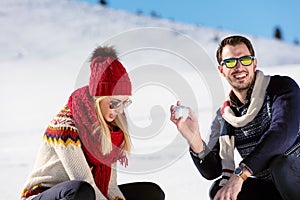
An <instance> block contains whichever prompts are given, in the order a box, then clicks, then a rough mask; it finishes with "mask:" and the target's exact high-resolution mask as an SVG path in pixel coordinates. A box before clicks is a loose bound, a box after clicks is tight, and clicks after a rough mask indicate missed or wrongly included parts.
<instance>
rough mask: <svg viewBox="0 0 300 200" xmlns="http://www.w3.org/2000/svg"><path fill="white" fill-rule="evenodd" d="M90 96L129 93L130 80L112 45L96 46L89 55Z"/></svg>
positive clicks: (130, 87) (130, 88)
mask: <svg viewBox="0 0 300 200" xmlns="http://www.w3.org/2000/svg"><path fill="white" fill-rule="evenodd" d="M90 69H91V75H90V82H89V91H90V95H91V96H112V95H131V90H132V86H131V82H130V79H129V76H128V74H127V72H126V69H125V68H124V67H123V65H122V64H121V62H119V60H118V58H117V53H116V51H115V49H114V48H113V47H98V48H96V49H95V50H94V52H93V54H92V57H91V64H90Z"/></svg>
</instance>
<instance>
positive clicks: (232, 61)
mask: <svg viewBox="0 0 300 200" xmlns="http://www.w3.org/2000/svg"><path fill="white" fill-rule="evenodd" d="M236 62H237V60H236V59H227V60H224V63H225V65H226V67H228V68H233V67H235V66H236Z"/></svg>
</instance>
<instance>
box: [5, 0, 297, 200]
mask: <svg viewBox="0 0 300 200" xmlns="http://www.w3.org/2000/svg"><path fill="white" fill-rule="evenodd" d="M0 27H1V37H0V44H1V45H0V69H1V73H0V93H1V99H0V110H1V112H0V125H1V130H0V136H1V140H0V171H1V172H0V178H1V180H2V181H3V184H2V187H1V189H0V193H1V199H5V200H6V199H18V198H19V196H20V192H21V189H22V185H23V183H24V181H25V179H26V176H27V175H28V174H29V172H30V171H31V169H32V167H33V162H34V160H35V155H36V153H37V149H38V146H39V142H40V141H41V137H42V134H43V131H44V129H45V127H46V125H47V123H48V122H49V120H51V118H52V117H53V116H54V115H55V114H56V113H57V112H58V111H59V110H60V109H61V108H62V106H63V105H64V104H65V103H66V102H67V99H68V97H69V95H70V94H71V92H72V91H73V90H74V89H75V88H77V87H79V86H81V85H83V84H86V83H87V78H88V75H89V72H88V68H89V66H88V63H87V59H88V58H89V55H90V53H91V52H92V51H93V49H94V48H95V47H96V46H97V45H100V44H107V45H114V46H115V47H116V48H117V50H118V51H119V53H120V57H121V61H122V63H124V65H125V66H126V68H127V69H128V72H129V75H130V77H131V78H132V82H133V86H134V88H133V89H134V93H133V97H132V99H133V101H134V103H133V105H131V106H130V107H129V108H128V118H129V121H130V127H131V133H132V138H133V145H134V150H133V153H132V155H131V157H130V160H129V165H130V166H129V167H128V168H123V167H121V166H119V170H120V173H119V175H118V178H119V182H120V184H121V183H126V182H135V181H153V182H156V183H158V184H159V185H160V186H161V187H162V188H163V189H164V191H165V193H166V199H192V198H197V199H203V200H204V199H208V189H209V186H210V182H209V181H207V180H205V179H203V178H202V177H201V176H200V175H199V173H198V172H197V170H196V168H195V167H194V165H193V163H192V160H191V159H190V157H189V154H188V147H187V145H186V143H185V141H184V140H183V139H182V137H181V136H180V134H179V133H178V132H177V131H176V129H175V127H174V126H173V124H171V122H170V121H169V112H168V110H169V106H170V105H171V104H173V103H175V102H176V100H177V99H180V100H182V101H183V103H184V104H186V105H189V106H192V107H193V109H194V111H195V112H196V114H197V116H198V118H199V123H200V125H201V132H202V135H203V137H204V138H206V137H207V132H208V130H209V125H210V120H211V118H212V115H213V113H214V110H215V108H216V106H218V105H219V104H220V103H221V102H222V98H223V97H224V95H225V93H226V92H227V91H228V85H227V84H226V83H225V82H224V80H223V79H221V78H220V76H219V75H218V74H217V71H216V62H215V58H214V55H215V50H216V48H217V45H218V42H219V40H220V39H221V38H223V37H225V36H227V35H230V34H238V33H232V32H229V31H224V30H216V29H211V28H208V27H201V26H193V25H187V24H182V23H176V22H171V21H168V20H162V19H155V18H150V17H143V16H135V15H132V14H128V13H126V12H123V11H117V10H112V9H107V8H102V7H100V6H96V5H88V4H84V3H77V2H73V1H66V0H61V1H54V0H40V1H34V0H2V1H1V2H0ZM248 37H249V38H250V39H251V40H252V41H253V44H254V47H255V50H256V53H257V58H258V62H259V68H260V69H261V70H263V71H264V72H265V74H283V75H288V76H291V77H292V78H294V79H295V80H296V81H297V82H298V83H300V73H299V72H300V57H299V55H300V47H299V46H295V45H291V44H286V43H283V42H280V41H275V40H270V39H264V38H259V37H256V36H251V35H248Z"/></svg>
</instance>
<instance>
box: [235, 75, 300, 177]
mask: <svg viewBox="0 0 300 200" xmlns="http://www.w3.org/2000/svg"><path fill="white" fill-rule="evenodd" d="M267 94H268V95H270V97H271V101H272V109H271V112H272V121H271V125H270V128H269V129H268V130H267V131H266V133H265V134H264V136H263V137H262V139H261V141H260V143H259V144H258V145H257V146H256V147H255V149H254V150H253V151H252V152H251V153H250V154H249V155H248V156H247V157H246V158H245V159H244V160H243V161H242V162H241V163H244V164H245V165H246V166H248V167H249V168H250V169H251V170H252V171H253V174H254V175H255V174H256V173H257V172H259V171H262V170H263V169H266V168H268V163H270V160H271V159H272V158H273V157H274V156H276V155H282V154H284V153H285V152H286V151H287V150H288V149H289V148H290V147H291V146H292V145H293V144H294V142H295V141H296V139H297V134H298V131H299V114H300V106H299V103H300V92H299V86H298V85H297V83H296V82H295V81H294V80H292V79H291V78H289V77H280V76H274V77H272V78H271V80H270V83H269V86H268V88H267Z"/></svg>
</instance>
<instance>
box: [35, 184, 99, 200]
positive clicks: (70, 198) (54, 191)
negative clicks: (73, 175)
mask: <svg viewBox="0 0 300 200" xmlns="http://www.w3.org/2000/svg"><path fill="white" fill-rule="evenodd" d="M95 198H96V197H95V191H94V188H93V187H92V186H91V185H90V184H89V183H87V182H85V181H79V180H72V181H65V182H62V183H59V184H57V185H55V186H53V187H51V188H49V189H47V190H45V191H44V192H42V193H40V194H39V195H38V196H36V197H35V198H34V199H33V200H83V199H84V200H95Z"/></svg>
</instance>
